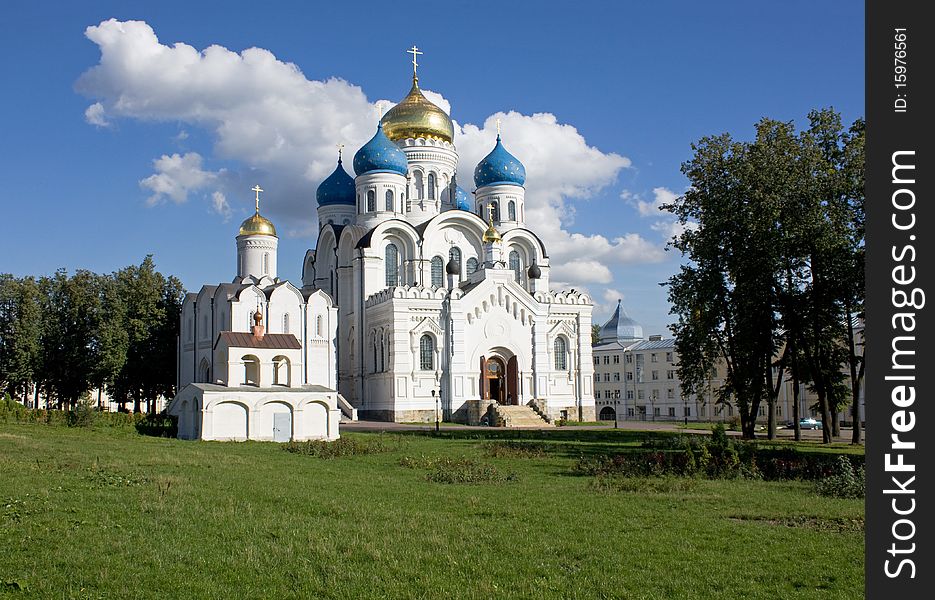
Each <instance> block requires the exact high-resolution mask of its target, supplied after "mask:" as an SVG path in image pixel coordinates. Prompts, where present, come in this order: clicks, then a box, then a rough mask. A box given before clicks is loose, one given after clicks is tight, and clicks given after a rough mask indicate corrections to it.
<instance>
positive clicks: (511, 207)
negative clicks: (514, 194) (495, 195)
mask: <svg viewBox="0 0 935 600" xmlns="http://www.w3.org/2000/svg"><path fill="white" fill-rule="evenodd" d="M506 210H507V214H508V215H509V216H510V220H511V221H515V220H516V202H514V201H512V200H510V203H509V204H507V205H506Z"/></svg>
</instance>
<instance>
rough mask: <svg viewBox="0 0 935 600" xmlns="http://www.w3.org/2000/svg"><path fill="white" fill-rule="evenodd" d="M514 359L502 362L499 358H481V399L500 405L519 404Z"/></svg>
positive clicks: (513, 357)
mask: <svg viewBox="0 0 935 600" xmlns="http://www.w3.org/2000/svg"><path fill="white" fill-rule="evenodd" d="M516 384H517V369H516V357H515V356H512V357H510V358H509V359H508V360H504V359H503V358H501V357H499V356H491V357H489V358H485V357H481V385H482V387H483V394H482V395H483V398H484V399H485V400H495V401H497V402H499V403H500V404H519V396H518V394H517V385H516Z"/></svg>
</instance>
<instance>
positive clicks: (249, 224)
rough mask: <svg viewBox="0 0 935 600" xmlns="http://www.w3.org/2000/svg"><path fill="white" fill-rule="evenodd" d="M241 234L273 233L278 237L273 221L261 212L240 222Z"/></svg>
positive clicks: (272, 234)
mask: <svg viewBox="0 0 935 600" xmlns="http://www.w3.org/2000/svg"><path fill="white" fill-rule="evenodd" d="M240 235H271V236H273V237H276V228H275V227H273V223H272V222H271V221H270V220H269V219H267V218H266V217H264V216H262V215H260V213H259V212H257V213H256V214H254V215H253V216H252V217H250V218H249V219H247V220H246V221H244V222H243V223H241V224H240Z"/></svg>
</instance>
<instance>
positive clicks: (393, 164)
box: [354, 123, 409, 175]
mask: <svg viewBox="0 0 935 600" xmlns="http://www.w3.org/2000/svg"><path fill="white" fill-rule="evenodd" d="M408 170H409V161H407V160H406V155H405V154H403V151H402V150H400V149H399V147H398V146H396V144H394V143H393V142H391V141H390V138H388V137H386V134H385V133H383V125H382V123H381V124H379V125H377V132H376V134H374V136H373V137H372V138H370V141H369V142H367V143H366V144H364V145H363V147H361V149H360V150H358V151H357V154H355V155H354V172H355V173H357V174H358V175H363V174H364V173H372V172H374V171H389V172H392V173H399V174H400V175H405V174H406V172H407V171H408Z"/></svg>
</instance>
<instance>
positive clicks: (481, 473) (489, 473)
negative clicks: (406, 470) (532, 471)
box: [425, 463, 519, 484]
mask: <svg viewBox="0 0 935 600" xmlns="http://www.w3.org/2000/svg"><path fill="white" fill-rule="evenodd" d="M425 479H426V480H428V481H431V482H434V483H465V484H478V483H508V482H515V481H519V477H517V475H516V473H512V472H511V473H506V474H504V473H501V472H500V471H498V470H497V469H496V467H494V466H493V465H489V464H486V463H474V464H463V465H457V466H452V467H440V468H437V469H434V470H432V471H431V472H429V473H428V474H427V475H426V476H425Z"/></svg>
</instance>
